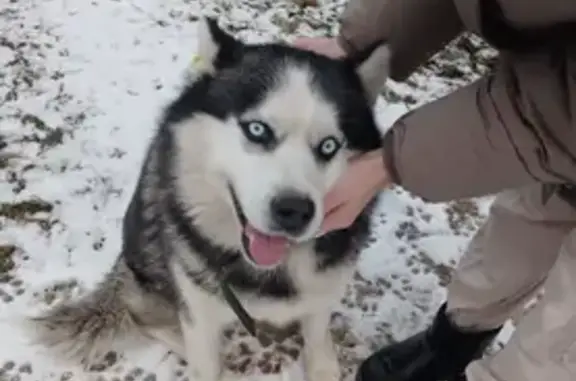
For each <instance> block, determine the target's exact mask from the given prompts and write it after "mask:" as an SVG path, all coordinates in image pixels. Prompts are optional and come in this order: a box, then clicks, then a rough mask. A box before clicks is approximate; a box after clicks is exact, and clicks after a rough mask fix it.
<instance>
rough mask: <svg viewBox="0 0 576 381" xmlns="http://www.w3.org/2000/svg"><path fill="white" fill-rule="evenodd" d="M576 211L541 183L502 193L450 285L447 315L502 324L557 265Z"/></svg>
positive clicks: (468, 324) (474, 323)
mask: <svg viewBox="0 0 576 381" xmlns="http://www.w3.org/2000/svg"><path fill="white" fill-rule="evenodd" d="M575 225H576V210H575V209H573V208H572V207H570V205H568V204H567V203H566V202H565V201H564V200H562V199H560V198H558V196H556V195H554V196H552V198H551V199H550V200H549V201H548V202H547V203H545V204H543V203H542V187H541V186H540V185H537V186H533V187H528V188H525V189H522V190H518V191H508V192H504V193H501V194H500V195H499V196H498V197H497V198H496V200H495V201H494V203H493V205H492V207H491V209H490V216H489V218H488V220H487V221H486V223H485V224H484V226H483V227H482V228H481V229H480V230H479V231H478V233H477V234H476V236H475V237H474V238H473V239H472V240H471V241H470V243H469V245H468V248H467V250H466V253H465V254H464V256H463V257H462V259H461V260H460V262H459V264H458V267H457V269H456V271H455V272H454V275H453V277H452V280H451V282H450V284H449V285H448V299H447V314H448V316H449V317H450V320H451V321H453V322H454V323H455V325H456V326H458V327H461V328H466V329H470V330H489V329H494V328H497V327H500V326H501V325H502V324H503V323H504V322H505V321H506V320H508V319H509V318H510V317H511V316H512V315H513V314H514V313H515V312H516V311H518V309H521V308H523V307H524V306H525V304H526V303H527V302H528V301H529V300H530V299H531V298H532V297H533V296H534V293H535V292H536V291H538V290H539V289H540V287H541V285H542V284H543V282H544V281H545V280H546V278H547V276H548V273H549V272H550V269H551V268H552V267H553V266H554V264H555V263H556V260H557V258H558V255H559V252H560V247H561V246H562V242H563V240H564V238H565V237H566V236H567V235H568V234H569V232H570V231H571V229H572V228H573V227H574V226H575Z"/></svg>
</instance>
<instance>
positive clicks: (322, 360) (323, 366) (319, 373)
mask: <svg viewBox="0 0 576 381" xmlns="http://www.w3.org/2000/svg"><path fill="white" fill-rule="evenodd" d="M306 363H307V364H306V373H307V375H308V381H340V365H339V364H338V359H337V358H336V356H335V355H334V356H331V355H321V354H320V353H317V354H310V356H309V358H308V359H307V361H306Z"/></svg>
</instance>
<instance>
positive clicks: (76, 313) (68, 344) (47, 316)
mask: <svg viewBox="0 0 576 381" xmlns="http://www.w3.org/2000/svg"><path fill="white" fill-rule="evenodd" d="M114 275H115V274H114V272H113V273H112V274H111V275H109V276H108V277H107V278H106V279H105V281H104V282H101V283H100V284H99V285H98V286H97V287H96V288H95V289H94V291H92V292H91V293H89V294H87V295H86V296H84V297H81V298H80V299H79V300H77V301H73V302H68V303H66V302H64V303H62V304H60V305H57V306H56V307H54V308H52V309H51V310H49V311H48V312H46V313H44V314H41V315H39V316H34V317H30V318H29V321H28V322H27V324H26V325H27V328H28V329H31V330H32V333H33V340H34V342H35V343H37V344H40V345H41V346H43V347H44V348H46V349H48V350H49V353H50V356H51V357H54V358H55V359H58V360H64V361H73V362H76V363H79V364H82V365H84V366H85V367H89V366H90V365H92V364H94V361H95V360H97V359H98V358H100V356H102V355H103V354H105V353H107V352H108V351H110V349H111V347H112V344H113V341H116V340H117V339H119V338H122V337H126V336H127V335H128V334H129V333H134V331H135V330H136V327H137V325H136V323H135V321H134V318H133V315H132V314H131V312H130V309H129V307H128V305H127V304H126V303H125V302H124V301H123V298H122V294H123V288H124V282H123V281H124V280H123V279H122V277H118V276H114Z"/></svg>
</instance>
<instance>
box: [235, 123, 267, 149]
mask: <svg viewBox="0 0 576 381" xmlns="http://www.w3.org/2000/svg"><path fill="white" fill-rule="evenodd" d="M240 127H241V128H242V131H244V135H246V137H247V138H248V140H250V141H251V142H253V143H257V144H262V145H270V144H272V143H274V141H275V136H274V132H273V131H272V129H271V128H270V126H268V125H267V124H266V123H264V122H260V121H251V122H241V123H240Z"/></svg>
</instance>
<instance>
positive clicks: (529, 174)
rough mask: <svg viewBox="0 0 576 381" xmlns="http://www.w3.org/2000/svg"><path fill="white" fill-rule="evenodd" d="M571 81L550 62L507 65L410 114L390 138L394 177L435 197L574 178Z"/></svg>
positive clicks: (390, 132) (389, 159)
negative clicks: (563, 77)
mask: <svg viewBox="0 0 576 381" xmlns="http://www.w3.org/2000/svg"><path fill="white" fill-rule="evenodd" d="M566 86H567V85H566V83H563V79H560V78H559V77H557V76H555V75H554V74H553V72H552V69H551V68H546V66H545V64H543V65H542V66H540V68H538V65H533V64H528V65H524V66H523V68H522V69H518V68H517V67H514V66H511V65H506V64H503V65H501V66H500V67H499V68H498V69H497V70H496V72H495V73H494V74H493V75H491V76H488V77H485V78H483V79H480V80H479V81H477V82H475V83H473V84H471V85H468V86H467V87H464V88H462V89H460V90H458V91H455V92H454V93H452V94H450V95H448V96H446V97H444V98H441V99H439V100H436V101H434V102H432V103H429V104H427V105H425V106H422V107H420V108H418V109H417V110H414V111H413V112H411V113H408V114H406V115H405V116H404V117H402V118H400V119H399V120H398V121H397V122H396V123H395V125H394V126H392V127H391V128H390V129H389V130H388V131H387V133H386V134H385V136H384V141H383V150H384V158H385V162H386V166H387V170H388V172H389V173H390V175H391V177H392V181H393V182H394V183H396V184H399V185H401V186H402V187H404V188H405V189H407V190H408V191H410V192H412V193H414V194H416V195H418V196H420V197H422V198H424V199H426V200H429V201H433V202H441V201H448V200H452V199H457V198H468V197H478V196H485V195H490V194H494V193H496V192H498V191H501V190H505V189H509V188H518V187H521V186H524V185H528V184H533V183H537V182H542V183H569V182H570V181H572V182H573V181H574V180H575V179H576V174H575V173H576V172H575V170H576V156H575V155H576V140H574V138H575V137H576V135H575V130H574V126H573V121H572V120H571V115H572V113H573V112H574V110H570V107H573V105H572V106H571V105H570V103H569V102H567V100H566V99H565V97H566V94H567V93H566ZM566 107H568V109H566ZM570 178H571V180H570Z"/></svg>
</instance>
